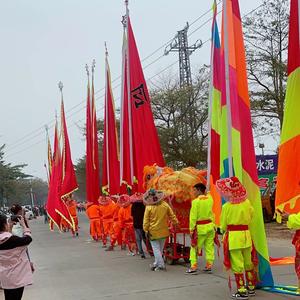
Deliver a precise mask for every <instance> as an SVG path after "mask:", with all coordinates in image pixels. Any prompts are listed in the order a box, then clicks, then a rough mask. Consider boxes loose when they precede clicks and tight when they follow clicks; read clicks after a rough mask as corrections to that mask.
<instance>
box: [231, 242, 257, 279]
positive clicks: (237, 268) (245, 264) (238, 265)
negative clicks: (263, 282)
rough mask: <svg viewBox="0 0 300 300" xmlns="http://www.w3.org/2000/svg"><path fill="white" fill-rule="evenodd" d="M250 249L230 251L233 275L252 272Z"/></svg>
mask: <svg viewBox="0 0 300 300" xmlns="http://www.w3.org/2000/svg"><path fill="white" fill-rule="evenodd" d="M251 251H252V247H248V248H244V249H234V250H230V251H229V253H230V262H231V270H232V272H233V273H239V274H241V273H244V271H250V270H253V267H254V266H253V263H252V258H251Z"/></svg>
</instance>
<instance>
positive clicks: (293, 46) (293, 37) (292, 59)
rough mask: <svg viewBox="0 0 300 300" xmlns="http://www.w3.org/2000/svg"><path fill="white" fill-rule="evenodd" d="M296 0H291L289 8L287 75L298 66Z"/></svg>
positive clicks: (298, 41)
mask: <svg viewBox="0 0 300 300" xmlns="http://www.w3.org/2000/svg"><path fill="white" fill-rule="evenodd" d="M298 5H299V2H298V0H291V8H290V32H289V50H288V53H289V57H288V75H290V74H291V73H292V72H293V71H294V70H295V69H296V68H298V67H299V66H300V40H299V18H300V16H298V13H299V9H298Z"/></svg>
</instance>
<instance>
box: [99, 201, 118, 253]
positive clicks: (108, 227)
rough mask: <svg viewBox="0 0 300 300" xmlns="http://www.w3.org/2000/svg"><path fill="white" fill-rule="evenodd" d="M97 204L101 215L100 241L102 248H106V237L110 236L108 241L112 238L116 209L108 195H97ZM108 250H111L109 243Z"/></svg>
mask: <svg viewBox="0 0 300 300" xmlns="http://www.w3.org/2000/svg"><path fill="white" fill-rule="evenodd" d="M99 205H100V211H101V215H102V221H103V234H102V242H103V246H102V247H103V248H106V244H107V237H108V236H109V237H110V241H112V240H113V237H114V235H113V224H114V215H115V212H116V209H117V205H116V204H115V203H114V202H113V201H112V200H111V198H110V197H107V196H100V197H99ZM107 249H109V250H110V251H111V250H113V246H112V245H110V247H109V248H107Z"/></svg>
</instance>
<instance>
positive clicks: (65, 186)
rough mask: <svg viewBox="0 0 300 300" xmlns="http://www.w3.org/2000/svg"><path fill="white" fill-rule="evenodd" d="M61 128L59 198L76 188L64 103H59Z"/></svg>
mask: <svg viewBox="0 0 300 300" xmlns="http://www.w3.org/2000/svg"><path fill="white" fill-rule="evenodd" d="M61 128H62V139H63V149H62V186H61V196H62V197H64V196H66V195H69V194H70V193H72V192H74V191H75V190H77V188H78V184H77V180H76V175H75V170H74V166H73V162H72V157H71V148H70V142H69V137H68V131H67V124H66V117H65V109H64V102H63V100H62V101H61Z"/></svg>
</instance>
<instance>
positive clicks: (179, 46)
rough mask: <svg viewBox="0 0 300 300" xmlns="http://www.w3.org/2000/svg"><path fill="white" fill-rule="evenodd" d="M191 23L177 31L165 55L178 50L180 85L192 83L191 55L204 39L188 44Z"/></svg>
mask: <svg viewBox="0 0 300 300" xmlns="http://www.w3.org/2000/svg"><path fill="white" fill-rule="evenodd" d="M188 29H189V23H188V22H187V23H186V26H185V27H184V28H183V29H182V30H179V31H177V34H176V35H175V37H174V39H173V40H172V42H171V43H170V44H169V45H168V46H167V47H166V48H165V55H168V54H169V53H170V52H178V54H179V79H180V87H184V86H190V85H191V84H192V73H191V63H190V55H191V54H192V53H193V52H194V51H195V50H196V49H198V48H201V47H202V41H201V40H197V41H196V43H195V44H193V45H192V46H189V44H188V35H187V32H188Z"/></svg>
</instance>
